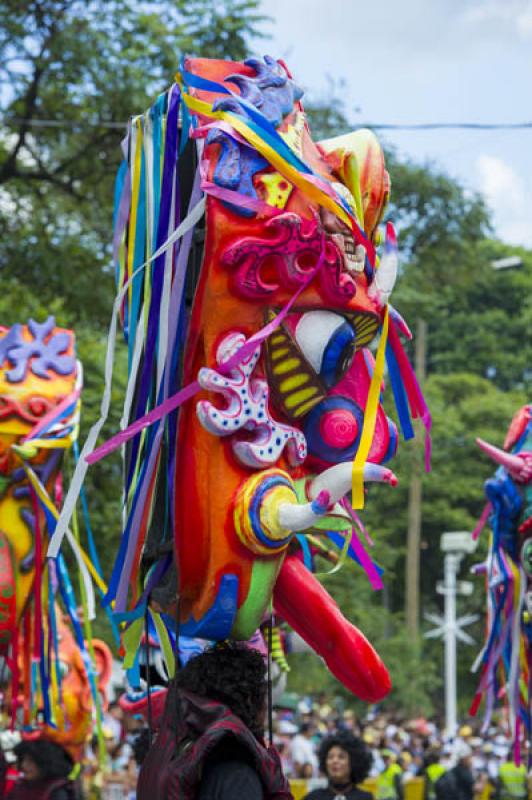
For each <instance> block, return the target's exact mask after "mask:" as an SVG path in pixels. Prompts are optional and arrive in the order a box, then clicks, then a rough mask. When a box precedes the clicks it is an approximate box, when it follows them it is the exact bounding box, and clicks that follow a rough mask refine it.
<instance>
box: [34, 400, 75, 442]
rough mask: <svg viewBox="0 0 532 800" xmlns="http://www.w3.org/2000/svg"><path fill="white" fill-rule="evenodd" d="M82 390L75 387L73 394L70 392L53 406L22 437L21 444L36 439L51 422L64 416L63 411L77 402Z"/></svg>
mask: <svg viewBox="0 0 532 800" xmlns="http://www.w3.org/2000/svg"><path fill="white" fill-rule="evenodd" d="M80 391H81V390H80V389H75V390H74V391H73V392H72V393H71V394H68V395H67V396H66V397H65V398H63V400H61V402H60V403H59V404H58V405H56V406H54V408H52V409H51V411H49V412H48V414H45V415H44V417H43V418H42V419H40V420H39V422H38V423H37V424H36V425H34V427H33V428H32V429H31V431H30V432H29V433H27V434H26V436H24V438H23V439H21V444H24V443H25V442H28V441H29V440H30V439H35V438H36V437H37V436H38V434H39V433H40V432H41V431H42V430H43V429H44V428H46V427H47V425H48V424H49V423H50V422H52V421H55V420H56V421H57V422H59V420H60V419H61V418H62V412H63V411H65V409H67V408H68V407H69V406H71V405H72V403H75V402H77V400H78V398H79V395H80Z"/></svg>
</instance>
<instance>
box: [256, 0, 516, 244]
mask: <svg viewBox="0 0 532 800" xmlns="http://www.w3.org/2000/svg"><path fill="white" fill-rule="evenodd" d="M261 5H262V12H263V13H264V14H265V15H268V16H269V17H271V21H270V22H266V23H264V24H263V26H262V27H263V30H264V32H265V33H268V34H269V35H270V38H269V39H266V40H261V41H258V42H257V43H256V44H255V51H256V53H258V54H264V53H269V54H270V55H272V56H275V57H276V58H279V57H281V58H283V59H284V60H285V61H286V62H287V65H288V67H289V68H290V70H291V72H292V73H293V75H294V78H295V79H296V80H297V82H298V83H299V84H300V85H301V86H302V87H303V88H304V89H305V93H306V95H307V96H310V97H312V98H316V99H318V98H324V97H326V96H327V95H328V94H330V93H331V82H332V84H333V85H335V86H336V89H335V91H336V94H337V95H339V96H342V97H343V98H344V100H345V110H346V112H347V114H348V116H349V118H350V119H353V121H354V123H355V127H358V126H360V125H363V124H364V123H368V122H373V123H393V124H410V123H434V122H474V123H516V122H532V0H402V2H400V1H399V0H262V3H261ZM378 135H379V137H380V138H381V139H382V140H384V141H386V142H387V143H389V144H392V145H394V146H395V147H396V149H397V151H398V153H399V155H402V156H405V157H409V158H411V159H413V160H415V161H417V162H421V163H425V162H427V161H429V162H431V163H433V164H434V165H435V166H436V167H437V168H439V169H441V170H442V171H444V172H446V173H448V174H449V175H451V176H452V177H454V178H456V179H458V180H459V181H460V183H461V184H462V185H463V186H464V188H465V189H467V190H470V191H478V192H480V193H481V194H482V195H483V196H484V198H485V200H486V202H487V203H488V205H489V207H490V209H491V211H492V215H493V216H492V219H493V222H494V226H495V233H496V235H497V236H498V237H499V238H500V239H502V240H503V241H504V242H507V243H508V244H509V245H524V246H527V247H532V128H529V129H524V130H516V131H502V130H496V131H486V130H483V131H467V130H443V131H442V130H439V131H394V132H390V131H386V132H384V131H382V132H378ZM392 181H393V175H392ZM392 191H393V185H392ZM510 252H511V251H510Z"/></svg>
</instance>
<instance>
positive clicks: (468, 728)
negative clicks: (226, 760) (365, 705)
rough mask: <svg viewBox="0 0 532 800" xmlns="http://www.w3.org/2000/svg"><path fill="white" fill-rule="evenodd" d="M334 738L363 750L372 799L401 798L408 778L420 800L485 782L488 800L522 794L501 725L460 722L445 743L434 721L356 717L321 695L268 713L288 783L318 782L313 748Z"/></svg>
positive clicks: (522, 781)
mask: <svg viewBox="0 0 532 800" xmlns="http://www.w3.org/2000/svg"><path fill="white" fill-rule="evenodd" d="M338 734H340V735H342V734H351V735H353V737H355V740H356V741H357V742H362V743H363V744H364V745H365V747H366V750H367V752H368V753H369V754H370V761H369V766H368V768H367V776H368V777H369V778H370V779H373V780H372V781H371V783H372V784H373V787H376V791H377V797H378V798H379V800H386V799H387V798H390V800H391V799H392V798H394V799H395V798H399V799H400V798H402V797H403V796H404V787H405V785H406V784H407V783H408V781H410V780H411V779H412V778H416V777H423V778H424V779H425V787H426V792H425V796H426V797H427V798H439V797H441V798H451V797H455V796H457V797H459V798H462V797H464V798H470V797H473V796H474V795H479V794H481V792H482V790H483V788H484V787H485V786H486V785H487V784H489V785H490V787H491V789H492V792H493V796H494V797H495V798H501V799H504V798H512V797H513V798H528V796H529V790H528V782H529V775H528V771H527V768H526V766H525V764H524V763H523V764H521V765H520V766H516V764H515V759H514V753H513V751H512V750H511V748H510V742H509V739H508V736H507V732H506V728H505V724H504V721H503V720H500V721H499V722H498V723H493V724H491V725H490V727H488V729H487V730H486V731H484V732H483V731H482V730H481V723H480V722H477V721H470V722H467V723H466V724H463V725H462V726H461V727H460V728H459V730H458V732H457V735H456V736H455V737H454V738H452V739H451V738H448V737H446V735H445V734H444V730H443V724H440V723H439V721H438V720H437V719H436V718H433V719H427V718H425V717H418V718H412V719H408V718H406V717H402V716H400V715H397V714H391V713H378V712H374V713H370V714H369V715H367V716H366V717H364V718H359V717H358V716H357V715H356V714H355V713H354V712H353V711H352V710H350V709H349V708H347V709H345V708H339V707H338V706H336V705H335V703H334V702H333V701H332V700H331V698H328V697H327V696H325V695H324V694H321V695H319V696H317V697H315V698H312V697H308V698H303V699H301V700H300V701H299V703H298V705H297V707H295V708H290V709H289V708H278V709H276V711H275V715H274V743H275V745H276V747H277V749H278V750H279V752H280V754H281V759H282V763H283V770H284V772H285V774H286V775H287V776H288V777H289V778H291V779H294V778H296V779H307V781H309V783H310V785H313V784H317V783H318V779H320V777H321V778H322V779H323V776H324V774H325V770H324V760H323V757H321V758H320V745H322V743H323V742H325V743H327V744H328V743H329V742H330V741H331V737H333V738H334V736H337V735H338ZM360 758H362V756H360V757H359V760H360ZM526 759H527V754H523V760H524V761H525V762H526ZM352 760H353V759H352ZM444 775H445V776H447V777H445V778H444V777H443V776H444ZM327 777H329V776H328V775H327ZM451 781H452V782H454V783H455V784H459V785H460V786H463V793H462V794H460V793H458V794H456V795H455V793H453V792H454V789H453V788H452V787H451V786H450V783H451ZM322 782H323V780H322ZM436 784H439V786H438V792H439V794H438V792H437V791H436ZM458 792H460V789H458ZM531 796H532V795H531Z"/></svg>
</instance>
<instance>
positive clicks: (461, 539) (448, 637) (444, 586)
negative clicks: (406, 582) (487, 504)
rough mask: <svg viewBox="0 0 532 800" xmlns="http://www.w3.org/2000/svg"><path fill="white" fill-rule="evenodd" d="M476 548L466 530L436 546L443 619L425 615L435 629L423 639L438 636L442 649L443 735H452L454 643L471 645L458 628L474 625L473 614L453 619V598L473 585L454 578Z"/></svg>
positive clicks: (454, 719)
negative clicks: (439, 552) (440, 558)
mask: <svg viewBox="0 0 532 800" xmlns="http://www.w3.org/2000/svg"><path fill="white" fill-rule="evenodd" d="M476 546H477V543H476V541H474V540H473V539H472V537H471V534H470V533H469V531H455V532H451V533H444V534H443V535H442V537H441V542H440V547H441V550H442V551H443V552H444V553H445V558H444V565H443V582H439V583H438V584H437V586H436V591H437V592H438V593H439V594H443V596H444V616H443V617H440V616H439V615H437V614H425V619H427V620H429V621H430V622H433V623H436V625H437V626H438V627H436V628H434V629H433V630H431V631H428V632H427V633H425V638H427V639H429V638H434V637H442V638H443V640H444V647H445V730H446V733H447V736H449V737H453V736H455V734H456V727H457V714H456V640H457V639H460V641H462V642H465V643H466V644H474V641H473V639H472V638H471V637H470V636H468V634H467V633H465V632H464V631H463V630H462V627H463V626H465V625H469V624H471V623H472V622H475V621H476V620H477V619H478V615H477V614H466V615H465V616H463V617H460V618H459V619H457V618H456V595H457V594H471V592H472V591H473V584H472V583H469V582H468V581H457V580H456V576H457V575H458V570H459V568H460V562H461V561H462V558H463V557H464V555H466V553H472V552H473V551H474V550H475V548H476Z"/></svg>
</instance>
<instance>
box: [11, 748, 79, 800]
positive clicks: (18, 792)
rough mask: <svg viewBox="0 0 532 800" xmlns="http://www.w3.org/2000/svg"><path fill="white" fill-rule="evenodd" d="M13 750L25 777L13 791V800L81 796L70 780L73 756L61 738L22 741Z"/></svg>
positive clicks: (67, 799)
mask: <svg viewBox="0 0 532 800" xmlns="http://www.w3.org/2000/svg"><path fill="white" fill-rule="evenodd" d="M13 752H14V754H15V756H16V758H17V764H18V767H19V770H20V772H21V777H20V778H19V780H18V781H17V782H16V783H15V785H14V786H13V788H12V789H11V791H10V792H9V798H10V800H75V798H77V797H78V796H79V794H78V791H77V787H76V785H75V784H74V783H73V782H72V781H71V780H69V775H70V773H71V772H72V770H73V768H74V761H73V759H72V756H71V755H70V753H69V752H68V751H67V750H65V748H64V747H62V746H61V745H60V744H57V742H49V741H47V740H46V739H35V740H30V741H22V742H19V744H17V745H16V747H15V748H14V750H13Z"/></svg>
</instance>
